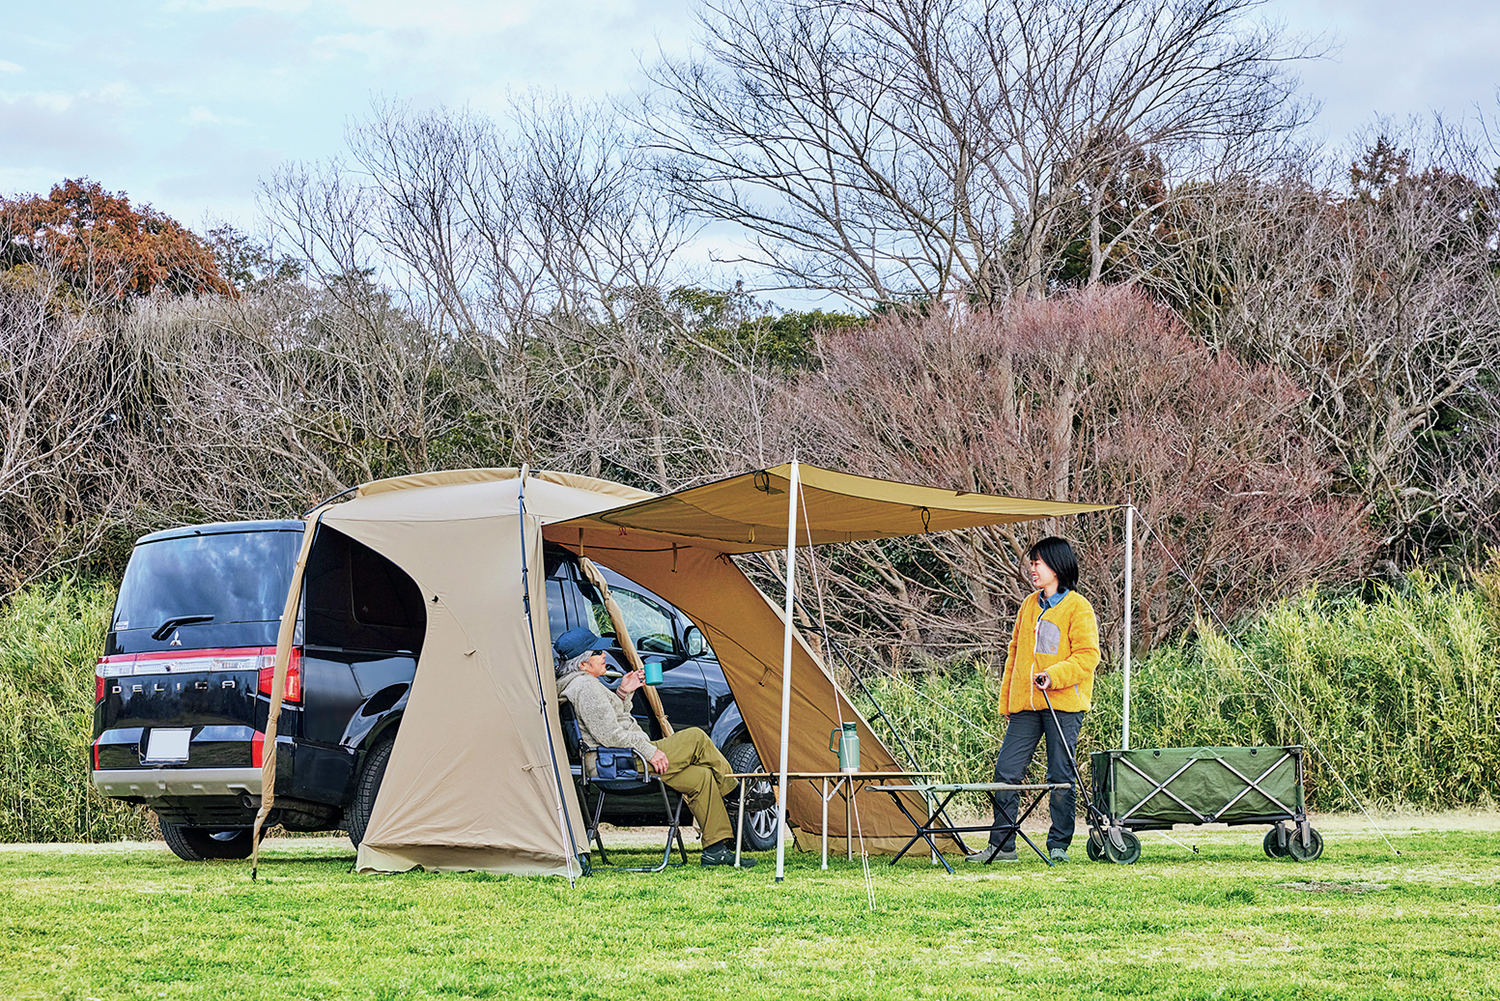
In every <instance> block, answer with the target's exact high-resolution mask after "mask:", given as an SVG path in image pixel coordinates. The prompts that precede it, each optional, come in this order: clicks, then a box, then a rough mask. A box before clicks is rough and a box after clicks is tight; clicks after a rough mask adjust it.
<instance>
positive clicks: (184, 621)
mask: <svg viewBox="0 0 1500 1001" xmlns="http://www.w3.org/2000/svg"><path fill="white" fill-rule="evenodd" d="M213 620H214V617H213V616H212V615H174V616H172V617H171V618H170V619H168V620H167V621H165V622H163V623H162V624H161V625H159V626H157V627H156V632H154V633H152V634H151V638H152V639H154V640H164V639H166V638H167V634H168V633H170V632H171V631H172V630H174V629H176V628H177V627H178V626H191V625H195V624H197V623H199V622H212V621H213Z"/></svg>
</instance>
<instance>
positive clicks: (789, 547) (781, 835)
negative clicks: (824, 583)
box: [776, 459, 800, 883]
mask: <svg viewBox="0 0 1500 1001" xmlns="http://www.w3.org/2000/svg"><path fill="white" fill-rule="evenodd" d="M799 488H800V474H799V472H798V469H797V460H796V459H793V460H792V473H791V479H790V480H789V481H788V487H787V492H786V493H787V512H786V629H785V630H784V631H783V634H782V642H781V761H780V764H779V768H778V772H779V775H778V779H777V792H776V882H778V883H779V882H781V880H782V877H783V876H785V875H786V759H787V737H788V735H789V732H790V731H789V726H790V722H791V715H792V602H793V598H794V596H795V595H796V590H795V577H796V573H797V492H798V490H799Z"/></svg>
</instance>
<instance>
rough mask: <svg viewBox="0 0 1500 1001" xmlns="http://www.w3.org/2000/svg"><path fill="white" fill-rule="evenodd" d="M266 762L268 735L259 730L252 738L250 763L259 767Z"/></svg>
mask: <svg viewBox="0 0 1500 1001" xmlns="http://www.w3.org/2000/svg"><path fill="white" fill-rule="evenodd" d="M265 763H266V735H265V734H263V733H261V732H260V731H259V730H256V731H255V736H253V737H251V738H250V764H251V766H252V767H255V768H259V767H261V766H262V765H264V764H265Z"/></svg>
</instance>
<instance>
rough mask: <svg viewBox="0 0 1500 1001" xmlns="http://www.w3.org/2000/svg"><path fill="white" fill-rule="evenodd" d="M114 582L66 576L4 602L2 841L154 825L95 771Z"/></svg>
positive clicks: (115, 834) (83, 837) (0, 639)
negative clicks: (99, 690) (104, 787)
mask: <svg viewBox="0 0 1500 1001" xmlns="http://www.w3.org/2000/svg"><path fill="white" fill-rule="evenodd" d="M114 599H115V590H114V588H113V587H110V586H108V585H81V584H77V583H74V582H72V581H62V582H60V583H53V584H51V585H46V586H37V587H32V588H28V589H26V590H23V591H21V592H20V593H18V594H16V595H14V596H13V597H12V598H11V600H10V601H9V602H8V603H7V604H6V605H5V606H4V607H3V608H0V841H7V842H15V841H24V842H30V841H109V840H113V839H116V838H121V837H139V836H141V835H142V834H143V833H144V832H145V831H146V830H147V821H146V819H145V815H144V812H143V811H141V810H136V809H131V808H128V807H124V806H122V805H120V804H119V803H116V802H113V801H110V800H106V799H105V798H104V797H102V796H100V795H99V793H98V792H97V791H95V789H94V787H93V783H92V782H91V781H90V779H89V767H90V766H89V759H88V753H89V743H90V741H91V739H92V736H93V705H94V662H95V659H96V658H97V657H98V656H99V652H100V650H101V649H102V648H103V646H104V634H105V631H106V629H107V628H108V623H109V615H110V611H111V609H112V608H113V606H114Z"/></svg>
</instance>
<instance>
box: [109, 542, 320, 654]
mask: <svg viewBox="0 0 1500 1001" xmlns="http://www.w3.org/2000/svg"><path fill="white" fill-rule="evenodd" d="M301 543H302V535H301V533H300V532H229V533H222V534H213V535H192V536H186V537H182V538H175V539H161V540H159V541H156V542H145V543H141V544H140V545H138V546H136V548H135V552H133V553H132V554H131V557H130V565H129V566H128V567H126V570H125V579H124V580H123V581H122V582H121V583H120V596H119V598H118V599H117V600H116V602H115V618H114V624H113V625H112V627H111V628H113V629H116V630H123V629H147V630H154V629H156V628H157V627H158V626H160V625H161V624H162V623H164V622H166V621H167V620H168V619H171V618H174V617H177V616H183V615H211V616H213V619H212V620H210V621H212V622H213V623H215V624H216V625H217V624H223V623H229V622H265V621H270V620H274V619H278V618H280V617H281V611H282V609H283V608H284V607H285V606H286V592H287V587H288V586H289V585H290V583H291V578H292V570H293V568H294V567H295V565H296V562H297V549H298V547H299V546H300V545H301Z"/></svg>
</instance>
